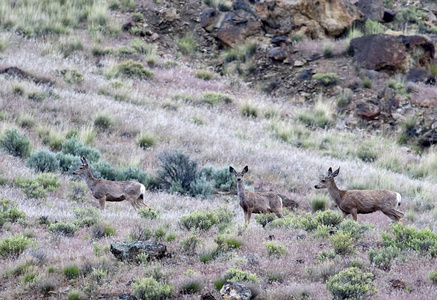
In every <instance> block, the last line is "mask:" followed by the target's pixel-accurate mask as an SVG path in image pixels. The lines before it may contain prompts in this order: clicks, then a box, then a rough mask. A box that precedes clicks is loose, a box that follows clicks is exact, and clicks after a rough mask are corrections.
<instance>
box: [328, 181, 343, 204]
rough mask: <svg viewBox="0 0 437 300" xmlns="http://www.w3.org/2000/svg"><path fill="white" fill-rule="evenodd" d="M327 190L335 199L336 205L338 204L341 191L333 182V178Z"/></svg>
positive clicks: (341, 195)
mask: <svg viewBox="0 0 437 300" xmlns="http://www.w3.org/2000/svg"><path fill="white" fill-rule="evenodd" d="M328 192H329V195H330V196H331V198H332V199H333V200H334V201H335V203H337V205H340V203H341V200H342V198H343V194H342V191H341V190H340V189H339V188H338V187H337V185H336V184H335V181H334V180H332V181H331V184H330V185H329V187H328Z"/></svg>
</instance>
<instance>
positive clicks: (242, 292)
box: [220, 282, 252, 300]
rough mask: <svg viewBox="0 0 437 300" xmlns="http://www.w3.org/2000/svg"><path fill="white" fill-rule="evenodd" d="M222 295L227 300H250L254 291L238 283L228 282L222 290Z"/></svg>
mask: <svg viewBox="0 0 437 300" xmlns="http://www.w3.org/2000/svg"><path fill="white" fill-rule="evenodd" d="M220 295H221V296H222V297H223V299H225V300H250V299H251V298H252V291H251V290H250V289H248V288H247V287H245V286H244V285H242V284H241V283H237V282H226V283H225V284H224V285H223V287H222V288H221V290H220Z"/></svg>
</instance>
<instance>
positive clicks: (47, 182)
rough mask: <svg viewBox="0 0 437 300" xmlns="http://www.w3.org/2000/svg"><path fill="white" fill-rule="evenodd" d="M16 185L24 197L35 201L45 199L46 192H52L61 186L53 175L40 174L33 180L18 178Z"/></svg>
mask: <svg viewBox="0 0 437 300" xmlns="http://www.w3.org/2000/svg"><path fill="white" fill-rule="evenodd" d="M16 184H17V186H19V187H21V189H22V191H23V193H24V194H25V195H26V197H28V198H35V199H40V198H45V197H46V196H47V192H54V191H56V190H57V189H58V188H59V187H60V185H61V183H60V182H59V181H58V180H57V177H56V175H55V174H53V173H42V174H40V175H38V176H37V177H36V178H35V179H23V178H20V177H18V178H17V179H16Z"/></svg>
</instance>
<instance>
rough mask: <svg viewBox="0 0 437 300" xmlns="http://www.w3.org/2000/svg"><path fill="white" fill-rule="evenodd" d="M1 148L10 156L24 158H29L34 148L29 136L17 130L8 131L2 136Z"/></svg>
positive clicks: (0, 139) (0, 140)
mask: <svg viewBox="0 0 437 300" xmlns="http://www.w3.org/2000/svg"><path fill="white" fill-rule="evenodd" d="M0 147H1V148H2V149H3V150H4V151H6V152H7V153H8V154H10V155H13V156H17V157H22V158H26V157H28V156H29V155H30V151H31V148H32V146H31V144H30V141H29V139H28V138H27V136H26V135H25V134H20V133H19V132H18V131H17V130H16V129H11V130H6V131H5V132H4V133H3V134H2V136H1V137H0Z"/></svg>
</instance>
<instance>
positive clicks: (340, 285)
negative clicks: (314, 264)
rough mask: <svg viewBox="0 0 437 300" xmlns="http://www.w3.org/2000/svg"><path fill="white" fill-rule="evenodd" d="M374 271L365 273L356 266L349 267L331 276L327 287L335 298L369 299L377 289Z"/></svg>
mask: <svg viewBox="0 0 437 300" xmlns="http://www.w3.org/2000/svg"><path fill="white" fill-rule="evenodd" d="M372 279H373V274H372V273H364V272H362V271H360V270H359V269H358V268H356V267H352V268H348V269H345V270H343V271H341V272H340V273H338V274H337V275H334V276H332V277H330V278H329V280H328V282H327V283H326V288H327V289H328V291H329V292H331V294H332V296H333V297H334V300H341V299H367V297H371V296H372V295H374V294H375V293H376V292H377V290H376V287H375V283H374V282H373V281H372Z"/></svg>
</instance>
